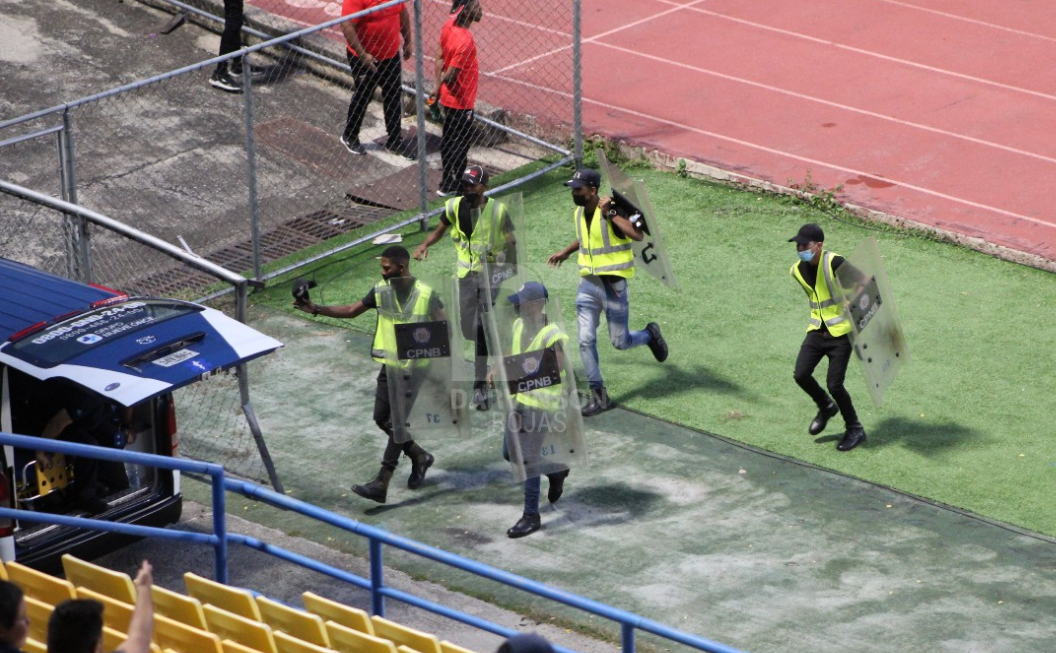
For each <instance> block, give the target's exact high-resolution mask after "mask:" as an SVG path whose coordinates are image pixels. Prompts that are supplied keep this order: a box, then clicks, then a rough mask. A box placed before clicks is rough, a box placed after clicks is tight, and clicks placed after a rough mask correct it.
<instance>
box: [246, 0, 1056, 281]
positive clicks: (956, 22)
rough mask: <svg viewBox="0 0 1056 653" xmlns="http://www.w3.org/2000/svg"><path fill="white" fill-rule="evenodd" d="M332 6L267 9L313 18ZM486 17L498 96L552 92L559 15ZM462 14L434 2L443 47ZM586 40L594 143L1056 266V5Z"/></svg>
mask: <svg viewBox="0 0 1056 653" xmlns="http://www.w3.org/2000/svg"><path fill="white" fill-rule="evenodd" d="M314 1H316V0H251V2H252V4H255V5H257V6H259V7H262V8H266V9H267V10H268V11H275V12H276V13H284V14H286V15H287V16H290V15H291V13H293V11H294V9H295V10H296V12H297V14H300V15H303V16H305V20H309V19H308V16H307V15H306V14H305V13H304V12H306V10H308V9H309V6H310V5H312V4H313V2H314ZM284 2H285V3H287V6H288V8H289V9H288V11H283V10H282V9H281V8H280V7H281V5H282V3H284ZM483 2H484V7H485V12H486V16H485V19H484V21H483V22H482V23H480V24H479V25H477V26H475V27H474V31H475V32H476V33H477V34H478V37H477V38H478V43H480V44H481V66H482V73H483V75H484V78H483V79H482V81H481V94H482V96H486V95H487V94H488V87H489V85H490V87H491V89H493V90H494V89H503V90H504V91H506V90H508V89H509V88H510V87H511V85H514V86H515V85H517V84H523V86H524V88H525V89H533V88H534V89H539V88H540V87H541V86H545V85H546V83H547V82H546V80H545V78H544V79H540V77H539V73H538V71H540V70H545V64H546V61H545V60H546V58H550V57H552V58H565V59H567V58H568V57H569V56H570V50H569V47H568V43H569V42H570V39H571V37H570V34H569V33H568V26H567V25H554V24H553V22H554V20H553V16H552V15H550V14H548V13H547V12H546V11H540V10H539V9H540V8H541V7H545V5H547V3H550V2H558V0H543V1H541V2H538V3H525V2H523V0H483ZM326 4H327V5H329V6H327V7H326V11H325V12H324V11H320V12H319V13H318V15H315V16H312V17H311V22H319V21H321V20H324V19H328V18H330V17H333V15H336V13H339V11H338V12H335V11H334V3H333V2H329V3H326ZM320 6H323V5H322V4H321V2H320ZM449 6H450V5H449V2H446V1H443V0H429V1H428V2H426V5H425V11H426V12H428V13H427V16H428V17H429V21H430V22H429V23H428V24H427V29H426V32H425V33H426V38H427V39H429V40H430V41H431V40H433V39H434V38H435V36H433V37H431V36H430V34H432V33H434V32H435V33H438V32H439V24H440V23H441V22H442V20H443V18H444V14H446V11H447V7H449ZM338 7H339V3H338ZM511 25H515V26H517V27H518V29H519V30H520V32H519V33H520V34H521V35H522V36H523V38H524V39H525V41H550V42H552V43H553V48H552V49H551V50H549V51H548V52H547V53H546V54H545V55H543V56H539V55H538V54H533V55H532V56H531V57H527V56H526V57H525V58H524V60H523V61H518V60H517V50H516V48H515V47H508V48H499V47H496V46H497V45H499V44H504V45H506V44H511V43H515V41H513V40H511V39H510V38H508V37H506V36H502V35H504V34H508V31H501V30H508V29H509V27H510V26H511ZM582 25H583V80H584V82H583V86H584V88H583V95H584V107H583V108H584V123H585V130H586V132H587V133H600V134H604V135H606V136H610V137H618V138H621V139H623V140H624V141H626V142H628V143H629V144H631V145H638V146H644V147H646V148H648V149H655V150H658V151H660V152H663V153H665V154H668V155H671V156H673V157H682V158H686V159H689V160H694V161H699V162H702V163H706V164H709V165H712V166H715V167H718V168H721V169H724V170H728V171H731V172H735V173H738V174H741V175H744V176H747V177H752V178H756V179H761V180H765V181H769V182H773V183H776V184H780V185H787V184H788V182H789V181H790V180H792V181H794V182H802V181H803V180H804V178H805V176H806V174H807V171H808V170H809V171H810V174H811V177H812V179H813V181H814V182H815V183H817V184H819V185H821V186H824V187H826V188H835V187H836V186H838V185H842V186H843V191H842V193H841V194H840V196H839V197H840V199H841V200H845V201H847V202H850V203H853V204H856V205H859V206H862V207H865V208H868V209H873V210H876V211H881V212H884V213H887V214H889V215H892V216H894V217H896V218H903V219H908V220H911V221H915V222H919V223H923V224H926V225H931V226H934V227H937V228H939V229H943V230H947V231H951V232H954V233H958V234H964V235H967V236H971V237H977V238H981V239H984V240H986V241H988V242H991V243H994V244H997V245H1002V246H1005V247H1009V248H1012V249H1015V250H1018V251H1021V252H1026V253H1029V254H1033V255H1037V256H1040V257H1042V258H1044V259H1047V260H1049V261H1054V260H1056V217H1054V216H1053V215H1052V211H1051V210H1050V202H1049V201H1047V190H1046V189H1047V187H1048V184H1049V183H1050V182H1051V180H1053V179H1054V178H1056V129H1054V126H1056V66H1053V65H1052V62H1053V61H1056V12H1054V11H1052V7H1051V5H1050V3H1047V2H1040V1H1037V2H1030V1H1026V0H1019V1H1016V2H995V1H994V0H799V1H797V2H787V1H780V2H779V1H777V0H583V22H582ZM489 34H490V35H491V38H490V39H489ZM484 44H488V47H487V48H485V47H484ZM432 49H433V46H432V44H431V43H430V42H428V41H427V48H426V52H427V54H431V50H432ZM566 90H567V89H565V88H558V89H556V92H557V93H558V94H561V93H565V92H566ZM527 92H529V91H527V90H526V91H525V93H527ZM503 94H504V95H505V92H504V93H503ZM489 99H491V100H492V101H493V102H494V103H496V104H501V102H496V101H495V100H496V98H494V97H492V98H489Z"/></svg>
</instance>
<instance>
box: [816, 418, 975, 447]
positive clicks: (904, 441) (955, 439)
mask: <svg viewBox="0 0 1056 653" xmlns="http://www.w3.org/2000/svg"><path fill="white" fill-rule="evenodd" d="M867 430H868V433H869V440H868V442H867V443H866V446H868V447H871V448H874V449H875V448H877V447H889V446H892V445H895V444H898V445H901V446H903V447H905V448H906V449H909V450H911V451H914V452H916V453H919V454H921V455H925V456H928V455H936V454H941V453H944V452H946V451H948V450H950V449H953V448H955V447H961V446H964V445H965V444H966V443H968V442H970V441H972V440H975V439H978V438H980V437H981V436H982V435H983V434H982V433H980V432H979V431H976V430H975V429H970V428H967V427H964V426H961V425H960V424H956V423H953V422H944V423H942V424H935V423H933V422H925V421H923V420H921V421H919V422H918V421H916V420H912V419H907V418H905V417H889V418H887V419H885V420H883V421H882V422H880V423H879V424H877V425H876V426H874V427H872V428H869V429H867ZM841 435H842V434H839V435H836V436H834V437H832V438H831V439H834V440H835V439H839V437H840V436H841ZM818 441H819V442H820V441H821V439H820V438H819V440H818Z"/></svg>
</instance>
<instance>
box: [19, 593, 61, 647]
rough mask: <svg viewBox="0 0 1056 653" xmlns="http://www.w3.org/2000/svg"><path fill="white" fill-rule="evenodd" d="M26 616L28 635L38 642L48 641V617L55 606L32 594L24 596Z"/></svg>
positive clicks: (49, 617)
mask: <svg viewBox="0 0 1056 653" xmlns="http://www.w3.org/2000/svg"><path fill="white" fill-rule="evenodd" d="M25 600H26V616H27V617H29V636H30V637H32V638H33V639H35V640H37V641H38V642H46V641H48V619H51V611H52V610H54V609H55V606H53V605H49V604H47V603H44V602H43V601H38V600H36V599H35V598H33V597H32V596H27V597H25Z"/></svg>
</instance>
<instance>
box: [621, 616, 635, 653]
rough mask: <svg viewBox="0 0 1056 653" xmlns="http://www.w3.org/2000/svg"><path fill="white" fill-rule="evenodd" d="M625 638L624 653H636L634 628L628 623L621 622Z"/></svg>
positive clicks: (623, 638)
mask: <svg viewBox="0 0 1056 653" xmlns="http://www.w3.org/2000/svg"><path fill="white" fill-rule="evenodd" d="M620 632H621V633H622V635H623V637H622V640H623V653H634V626H633V625H632V624H629V623H627V622H626V621H621V622H620Z"/></svg>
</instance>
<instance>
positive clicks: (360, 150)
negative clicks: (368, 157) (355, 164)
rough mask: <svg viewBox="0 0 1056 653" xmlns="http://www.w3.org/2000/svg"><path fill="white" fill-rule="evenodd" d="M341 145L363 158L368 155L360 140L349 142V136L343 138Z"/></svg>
mask: <svg viewBox="0 0 1056 653" xmlns="http://www.w3.org/2000/svg"><path fill="white" fill-rule="evenodd" d="M341 144H342V145H344V146H345V149H346V150H348V151H349V152H351V153H352V154H358V155H360V156H363V155H364V154H366V153H367V150H366V149H365V148H364V147H363V144H362V143H360V142H359V139H358V138H357V139H356V140H354V141H350V140H348V136H342V137H341Z"/></svg>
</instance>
